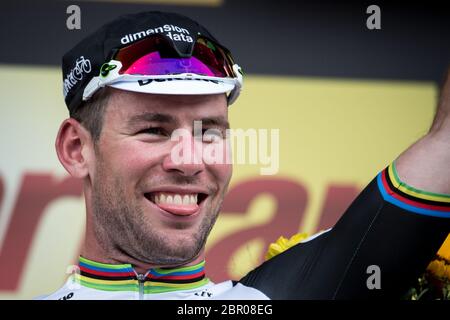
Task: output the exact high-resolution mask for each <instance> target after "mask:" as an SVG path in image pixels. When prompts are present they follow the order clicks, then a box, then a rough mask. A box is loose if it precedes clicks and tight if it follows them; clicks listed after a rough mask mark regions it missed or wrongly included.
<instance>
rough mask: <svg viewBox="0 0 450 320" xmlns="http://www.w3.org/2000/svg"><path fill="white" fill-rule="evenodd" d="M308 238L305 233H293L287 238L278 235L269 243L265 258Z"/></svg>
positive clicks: (269, 257)
mask: <svg viewBox="0 0 450 320" xmlns="http://www.w3.org/2000/svg"><path fill="white" fill-rule="evenodd" d="M306 238H308V234H307V233H297V234H295V235H293V236H292V237H291V238H290V239H289V240H288V239H286V238H285V237H279V238H278V240H277V241H276V242H274V243H271V244H270V245H269V249H268V250H267V253H266V257H265V258H266V260H269V259H271V258H273V257H275V256H276V255H278V254H280V253H282V252H283V251H285V250H287V249H289V248H290V247H292V246H295V245H296V244H297V243H299V242H300V241H302V240H304V239H306Z"/></svg>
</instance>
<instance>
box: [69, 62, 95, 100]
mask: <svg viewBox="0 0 450 320" xmlns="http://www.w3.org/2000/svg"><path fill="white" fill-rule="evenodd" d="M91 71H92V66H91V61H90V60H89V59H85V58H84V56H81V57H79V58H78V59H77V61H76V62H75V67H74V68H73V69H72V70H70V72H69V73H68V74H67V76H66V79H64V83H63V93H64V98H65V97H66V96H67V93H68V92H69V90H70V89H72V87H73V86H74V85H76V84H77V82H78V81H80V80H82V79H83V73H90V72H91Z"/></svg>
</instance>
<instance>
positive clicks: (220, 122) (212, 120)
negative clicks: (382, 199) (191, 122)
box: [196, 117, 230, 129]
mask: <svg viewBox="0 0 450 320" xmlns="http://www.w3.org/2000/svg"><path fill="white" fill-rule="evenodd" d="M196 121H201V122H202V125H207V126H217V127H222V128H225V129H229V128H230V123H229V122H228V121H227V120H226V119H224V118H223V117H207V118H202V119H199V120H196Z"/></svg>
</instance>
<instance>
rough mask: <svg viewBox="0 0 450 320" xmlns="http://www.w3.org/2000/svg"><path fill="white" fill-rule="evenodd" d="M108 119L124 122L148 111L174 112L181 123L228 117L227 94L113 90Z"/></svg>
mask: <svg viewBox="0 0 450 320" xmlns="http://www.w3.org/2000/svg"><path fill="white" fill-rule="evenodd" d="M110 94H111V95H110V98H109V101H108V107H107V108H106V114H105V118H106V119H107V120H108V121H118V122H124V121H128V120H129V119H131V118H133V117H134V116H136V115H139V114H144V113H160V114H166V115H170V116H171V118H173V119H176V120H177V121H178V122H184V121H190V120H192V119H201V118H204V117H220V118H223V119H225V120H226V119H227V118H228V106H227V100H226V96H225V94H209V95H164V94H148V93H137V92H131V91H124V90H117V89H111V93H110Z"/></svg>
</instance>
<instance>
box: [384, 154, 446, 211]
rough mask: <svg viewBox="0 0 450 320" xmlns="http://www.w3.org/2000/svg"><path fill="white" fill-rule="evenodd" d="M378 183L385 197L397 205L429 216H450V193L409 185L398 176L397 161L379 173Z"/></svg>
mask: <svg viewBox="0 0 450 320" xmlns="http://www.w3.org/2000/svg"><path fill="white" fill-rule="evenodd" d="M377 184H378V188H379V190H380V192H381V195H382V196H383V199H384V200H386V201H387V202H389V203H391V204H393V205H396V206H397V207H400V208H402V209H404V210H407V211H410V212H414V213H418V214H423V215H427V216H432V217H440V218H450V195H446V194H439V193H433V192H428V191H424V190H419V189H416V188H414V187H411V186H409V185H407V184H406V183H404V182H402V181H401V180H400V178H399V177H398V174H397V170H396V168H395V162H393V163H391V164H390V165H389V166H388V167H387V168H386V169H384V170H383V171H381V172H380V173H379V174H378V176H377Z"/></svg>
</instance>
